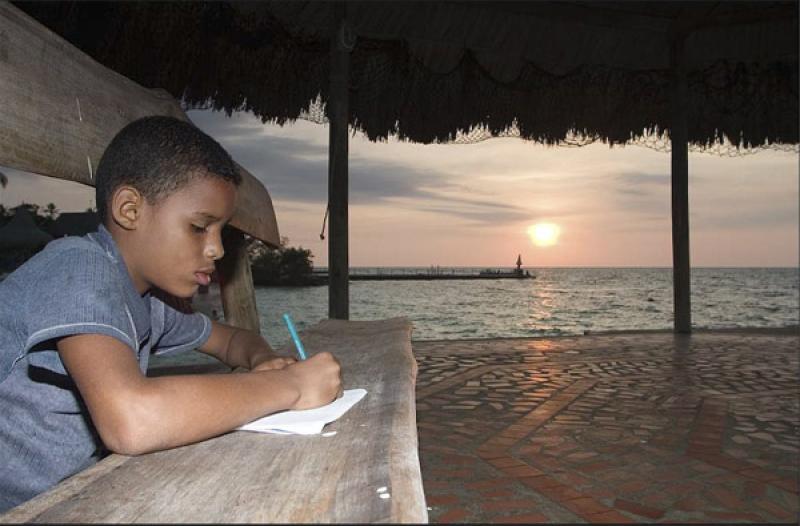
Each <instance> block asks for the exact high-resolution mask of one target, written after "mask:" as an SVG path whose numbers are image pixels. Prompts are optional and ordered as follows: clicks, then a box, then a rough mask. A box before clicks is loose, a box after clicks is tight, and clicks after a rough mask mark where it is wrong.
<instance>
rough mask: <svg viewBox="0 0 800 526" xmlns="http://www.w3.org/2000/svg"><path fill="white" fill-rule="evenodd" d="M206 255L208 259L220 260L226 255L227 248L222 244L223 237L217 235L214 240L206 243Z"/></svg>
mask: <svg viewBox="0 0 800 526" xmlns="http://www.w3.org/2000/svg"><path fill="white" fill-rule="evenodd" d="M205 255H206V257H207V258H208V259H211V260H214V261H216V260H218V259H222V256H224V255H225V248H224V247H223V246H222V239H221V238H219V237H217V238H216V239H214V240H213V242H211V243H209V244H207V245H206V250H205Z"/></svg>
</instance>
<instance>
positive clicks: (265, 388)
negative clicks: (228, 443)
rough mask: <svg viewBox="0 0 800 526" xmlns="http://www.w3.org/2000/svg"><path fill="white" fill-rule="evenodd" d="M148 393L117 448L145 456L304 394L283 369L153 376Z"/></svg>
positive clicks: (148, 381)
mask: <svg viewBox="0 0 800 526" xmlns="http://www.w3.org/2000/svg"><path fill="white" fill-rule="evenodd" d="M142 391H143V392H142V395H143V396H141V398H139V399H140V400H141V403H140V404H139V406H138V407H136V408H135V409H134V410H133V411H131V412H130V413H129V415H130V416H129V419H128V422H127V423H126V425H125V427H126V431H127V432H126V433H124V434H123V435H124V436H125V439H124V443H123V444H118V445H115V446H117V447H116V450H117V452H120V453H124V454H141V453H147V452H151V451H157V450H161V449H167V448H171V447H177V446H181V445H185V444H190V443H194V442H198V441H200V440H204V439H207V438H211V437H214V436H217V435H219V434H221V433H224V432H227V431H229V430H231V429H233V428H236V427H238V426H240V425H242V424H245V423H247V422H250V421H252V420H255V419H256V418H259V417H261V416H264V415H266V414H269V413H273V412H276V411H280V410H284V409H288V408H290V407H292V406H293V405H294V404H295V403H296V401H297V400H298V398H299V396H300V391H299V389H298V388H297V386H296V385H295V384H294V382H293V381H292V379H291V377H290V373H287V372H286V371H282V370H277V371H265V372H256V373H238V374H209V375H184V376H165V377H157V378H148V379H146V381H145V384H144V385H143V386H142ZM109 447H111V448H112V450H114V449H115V448H114V447H112V446H111V445H109Z"/></svg>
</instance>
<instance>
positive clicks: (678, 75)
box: [670, 34, 692, 334]
mask: <svg viewBox="0 0 800 526" xmlns="http://www.w3.org/2000/svg"><path fill="white" fill-rule="evenodd" d="M684 35H685V34H677V35H676V36H675V38H674V39H673V41H672V46H671V49H670V62H671V69H672V71H671V76H672V86H671V101H670V102H671V104H670V111H671V126H670V141H671V143H672V154H671V155H672V283H673V304H674V331H675V332H676V333H685V334H688V333H690V332H692V307H691V265H690V262H689V144H688V142H689V140H688V139H689V132H688V108H687V101H688V82H687V79H686V60H685V49H684V42H685V37H684Z"/></svg>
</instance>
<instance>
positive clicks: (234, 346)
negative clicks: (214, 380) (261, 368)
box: [225, 329, 276, 369]
mask: <svg viewBox="0 0 800 526" xmlns="http://www.w3.org/2000/svg"><path fill="white" fill-rule="evenodd" d="M226 355H227V357H226V360H225V361H226V363H227V364H228V365H230V366H231V367H244V368H246V369H252V368H253V367H255V366H256V365H258V363H260V362H262V361H264V360H266V359H270V358H275V357H276V354H275V352H274V351H273V350H272V347H270V346H269V344H268V343H267V341H266V340H265V339H264V338H262V337H261V336H260V335H258V334H256V333H255V332H252V331H248V330H245V329H237V330H236V331H235V332H234V333H233V336H232V337H231V339H230V341H229V342H228V351H227V353H226Z"/></svg>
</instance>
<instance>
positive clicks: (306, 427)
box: [236, 389, 367, 435]
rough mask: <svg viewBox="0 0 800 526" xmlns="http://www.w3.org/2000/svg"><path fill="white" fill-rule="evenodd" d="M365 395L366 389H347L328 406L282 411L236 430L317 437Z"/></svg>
mask: <svg viewBox="0 0 800 526" xmlns="http://www.w3.org/2000/svg"><path fill="white" fill-rule="evenodd" d="M366 394H367V390H366V389H348V390H346V391H345V392H344V393H343V394H342V397H341V398H337V399H336V400H334V401H333V402H331V403H330V404H328V405H324V406H322V407H317V408H314V409H306V410H304V411H283V412H281V413H275V414H272V415H268V416H265V417H263V418H259V419H258V420H253V421H252V422H250V423H249V424H245V425H243V426H241V427H237V428H236V429H237V430H239V431H256V432H258V433H278V434H284V435H287V434H296V435H318V434H320V433H321V432H322V428H323V427H325V424H327V423H329V422H333V421H335V420H338V419H339V417H341V416H342V415H343V414H345V413H346V412H347V411H348V410H349V409H350V408H351V407H353V406H354V405H356V404H357V403H358V401H359V400H361V399H362V398H364V395H366Z"/></svg>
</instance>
